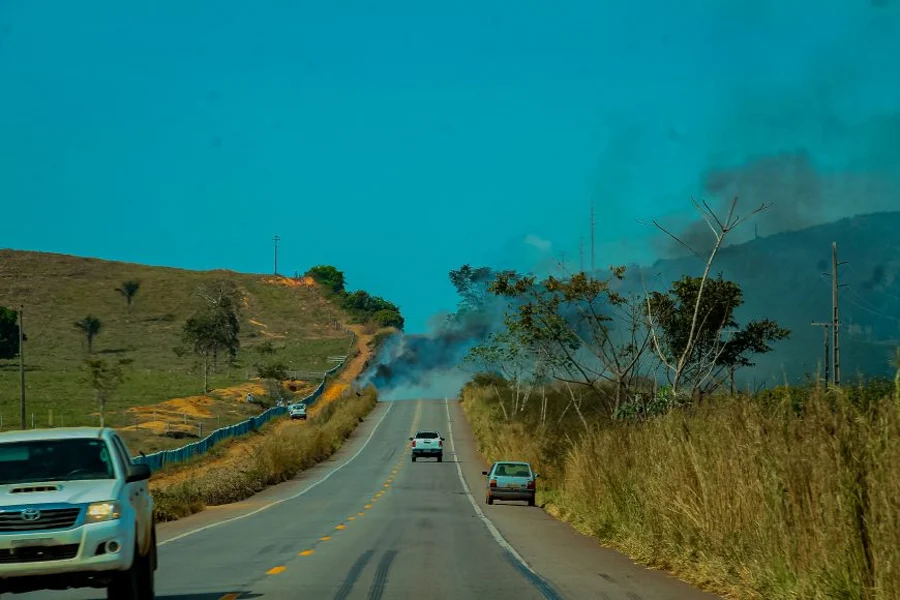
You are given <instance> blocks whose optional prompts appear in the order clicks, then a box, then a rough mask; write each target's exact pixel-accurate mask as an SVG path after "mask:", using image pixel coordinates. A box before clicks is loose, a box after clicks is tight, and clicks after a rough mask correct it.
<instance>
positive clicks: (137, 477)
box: [125, 463, 150, 483]
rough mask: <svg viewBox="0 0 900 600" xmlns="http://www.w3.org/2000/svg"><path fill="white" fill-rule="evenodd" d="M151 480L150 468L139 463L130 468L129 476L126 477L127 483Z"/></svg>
mask: <svg viewBox="0 0 900 600" xmlns="http://www.w3.org/2000/svg"><path fill="white" fill-rule="evenodd" d="M147 479H150V467H149V466H147V465H145V464H143V463H138V464H136V465H131V466H130V467H128V474H127V475H126V476H125V483H135V482H136V481H146V480H147Z"/></svg>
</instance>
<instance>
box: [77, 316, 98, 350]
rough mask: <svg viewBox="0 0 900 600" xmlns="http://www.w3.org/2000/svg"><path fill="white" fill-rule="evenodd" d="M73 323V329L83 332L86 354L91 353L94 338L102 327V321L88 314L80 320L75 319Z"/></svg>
mask: <svg viewBox="0 0 900 600" xmlns="http://www.w3.org/2000/svg"><path fill="white" fill-rule="evenodd" d="M74 325H75V329H77V330H79V331H80V332H81V333H82V334H84V337H85V339H86V340H87V347H88V354H92V353H93V352H94V338H95V337H96V336H97V335H98V334H99V333H100V330H101V329H103V323H101V322H100V319H98V318H96V317H94V316H93V315H88V316H86V317H85V318H83V319H81V320H80V321H75V323H74Z"/></svg>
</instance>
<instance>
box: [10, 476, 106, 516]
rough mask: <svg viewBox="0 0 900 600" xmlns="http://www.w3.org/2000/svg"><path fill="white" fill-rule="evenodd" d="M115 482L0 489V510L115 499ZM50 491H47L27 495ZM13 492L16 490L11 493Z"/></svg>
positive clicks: (45, 483) (48, 483) (44, 483)
mask: <svg viewBox="0 0 900 600" xmlns="http://www.w3.org/2000/svg"><path fill="white" fill-rule="evenodd" d="M118 483H119V482H118V481H117V480H115V479H94V480H90V481H41V482H39V483H15V484H9V485H0V510H3V508H5V507H7V506H21V505H34V504H88V503H90V502H102V501H104V500H113V499H115V498H116V492H117V490H116V487H117V485H118ZM35 488H36V489H38V490H39V489H41V488H51V489H50V490H48V491H29V490H32V489H35ZM14 490H19V491H18V492H15V491H14Z"/></svg>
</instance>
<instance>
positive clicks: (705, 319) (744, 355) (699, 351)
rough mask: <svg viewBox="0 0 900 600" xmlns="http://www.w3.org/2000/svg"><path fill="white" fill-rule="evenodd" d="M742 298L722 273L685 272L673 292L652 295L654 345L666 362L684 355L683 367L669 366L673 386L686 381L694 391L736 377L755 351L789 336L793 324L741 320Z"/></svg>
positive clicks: (760, 351)
mask: <svg viewBox="0 0 900 600" xmlns="http://www.w3.org/2000/svg"><path fill="white" fill-rule="evenodd" d="M701 291H702V293H701ZM743 303H744V297H743V292H742V291H741V287H740V286H739V285H738V284H737V283H734V282H732V281H728V280H725V279H723V278H722V276H721V275H719V276H718V277H716V278H708V279H706V280H705V281H704V279H703V278H702V277H690V276H685V277H682V278H681V279H680V280H678V281H676V282H674V283H673V284H672V286H671V289H670V290H669V291H668V292H666V293H660V292H653V293H651V294H650V295H649V297H648V298H647V310H648V313H649V314H650V315H651V316H652V317H651V319H652V322H653V323H654V324H655V326H654V328H653V347H654V349H655V350H656V351H657V353H658V354H659V356H661V357H662V360H663V362H664V364H665V365H667V366H670V367H671V365H675V364H677V363H678V362H679V361H682V360H683V368H681V369H680V370H677V371H676V369H674V368H669V369H667V373H668V374H669V375H670V383H672V387H673V388H675V385H676V383H681V384H682V387H683V388H689V389H690V391H691V393H692V394H693V393H695V392H700V393H706V392H709V391H711V390H713V389H715V388H717V387H719V386H720V385H721V384H722V382H723V380H724V378H725V376H726V375H727V376H731V377H732V379H733V375H734V371H735V370H737V369H739V368H741V367H750V366H753V364H754V363H753V362H752V357H753V356H755V355H757V354H766V353H768V352H771V351H772V347H771V346H770V345H769V344H771V343H773V342H777V341H780V340H784V339H786V338H787V337H789V336H790V331H789V330H787V329H785V328H783V327H780V326H779V325H778V323H776V322H775V321H772V320H770V319H763V320H759V321H751V322H749V323H747V324H746V325H744V326H743V327H742V326H740V325H739V324H738V323H737V321H736V320H735V318H734V311H735V310H737V308H738V307H740V306H741V305H742V304H743ZM695 314H696V315H698V317H699V318H698V319H696V323H695ZM682 357H684V359H682ZM674 375H677V376H678V379H679V380H680V381H675V380H674V379H675V377H674Z"/></svg>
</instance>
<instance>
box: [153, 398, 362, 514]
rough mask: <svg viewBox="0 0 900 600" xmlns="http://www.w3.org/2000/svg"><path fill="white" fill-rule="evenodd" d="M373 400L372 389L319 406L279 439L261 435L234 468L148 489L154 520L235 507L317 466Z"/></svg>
mask: <svg viewBox="0 0 900 600" xmlns="http://www.w3.org/2000/svg"><path fill="white" fill-rule="evenodd" d="M377 401H378V395H377V393H376V391H375V389H374V388H369V389H367V390H365V391H364V392H362V395H361V396H357V395H356V394H355V393H349V394H347V395H345V396H344V397H343V398H340V399H338V400H335V401H334V402H331V403H330V404H328V405H327V406H325V407H324V408H323V409H322V410H321V411H320V412H319V413H317V414H316V415H315V416H314V417H312V418H310V420H309V421H308V422H305V423H298V424H297V427H291V428H288V429H286V430H283V431H286V433H285V434H283V435H271V434H268V433H267V432H265V431H263V432H261V433H260V434H259V435H266V439H265V441H264V442H263V444H262V445H261V446H260V447H259V449H258V450H256V451H255V452H253V453H252V454H248V455H247V457H246V460H245V461H244V462H243V463H241V464H239V465H236V466H235V465H229V466H228V467H220V468H215V469H210V470H208V471H206V472H205V473H204V474H203V475H201V476H200V477H195V478H192V479H191V480H189V481H185V482H182V483H178V484H176V485H173V486H171V487H168V488H165V489H156V490H153V499H154V502H155V503H156V517H157V519H158V520H160V521H174V520H176V519H179V518H182V517H185V516H188V515H190V514H193V513H195V512H199V511H200V510H203V507H204V506H216V505H221V504H228V503H231V502H238V501H240V500H244V499H246V498H248V497H250V496H252V495H253V494H255V493H257V492H259V491H261V490H263V489H265V488H267V487H269V486H271V485H275V484H277V483H281V482H283V481H287V480H289V479H291V478H293V477H294V476H295V475H297V473H299V472H300V471H302V470H304V469H307V468H309V467H311V466H313V465H315V464H316V463H319V462H321V461H323V460H325V459H326V458H328V457H329V456H331V455H332V454H334V452H335V451H336V450H337V449H338V448H340V447H341V445H342V444H343V443H344V440H346V439H347V438H348V437H349V436H350V434H351V433H352V432H353V430H354V429H355V428H356V426H357V425H358V424H359V423H360V422H361V421H362V419H363V417H365V416H366V415H367V414H369V412H371V410H372V409H373V408H375V404H376V403H377Z"/></svg>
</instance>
